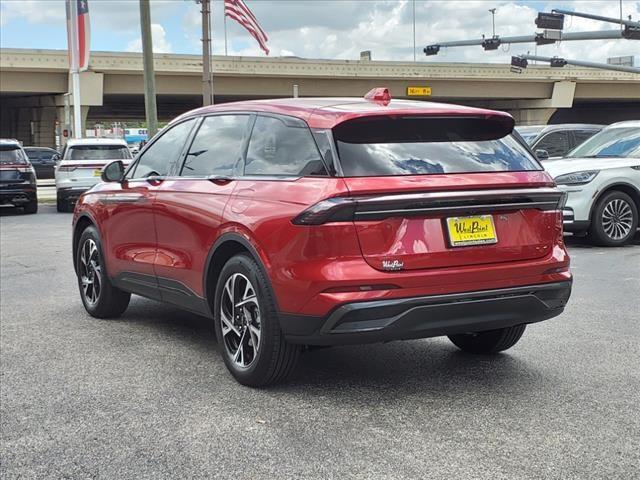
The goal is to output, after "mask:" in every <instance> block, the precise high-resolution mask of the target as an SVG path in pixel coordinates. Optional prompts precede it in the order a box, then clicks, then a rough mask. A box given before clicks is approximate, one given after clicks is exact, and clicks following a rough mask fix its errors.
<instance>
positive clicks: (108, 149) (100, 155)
mask: <svg viewBox="0 0 640 480" xmlns="http://www.w3.org/2000/svg"><path fill="white" fill-rule="evenodd" d="M130 158H131V152H130V151H129V149H128V148H127V147H125V146H122V145H76V146H73V147H71V148H70V149H69V151H68V152H67V155H66V158H65V160H128V159H130Z"/></svg>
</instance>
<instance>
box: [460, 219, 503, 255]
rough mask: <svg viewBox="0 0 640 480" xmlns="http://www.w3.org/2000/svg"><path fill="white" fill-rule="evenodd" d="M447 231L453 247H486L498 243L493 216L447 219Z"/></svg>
mask: <svg viewBox="0 0 640 480" xmlns="http://www.w3.org/2000/svg"><path fill="white" fill-rule="evenodd" d="M447 229H448V230H449V240H450V242H451V246H452V247H465V246H469V245H485V244H490V243H497V242H498V237H497V236H496V229H495V226H494V224H493V216H491V215H478V216H473V217H450V218H447Z"/></svg>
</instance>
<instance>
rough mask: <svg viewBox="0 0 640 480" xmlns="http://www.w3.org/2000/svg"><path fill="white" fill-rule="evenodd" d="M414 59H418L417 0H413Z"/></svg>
mask: <svg viewBox="0 0 640 480" xmlns="http://www.w3.org/2000/svg"><path fill="white" fill-rule="evenodd" d="M413 61H414V62H415V61H416V0H413Z"/></svg>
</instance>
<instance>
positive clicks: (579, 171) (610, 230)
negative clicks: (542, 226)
mask: <svg viewBox="0 0 640 480" xmlns="http://www.w3.org/2000/svg"><path fill="white" fill-rule="evenodd" d="M544 168H545V170H547V171H548V172H549V173H550V174H551V176H552V177H553V178H554V179H555V181H556V183H557V184H558V187H560V188H561V189H562V190H564V191H565V192H567V193H568V198H567V204H566V207H565V210H564V229H565V231H568V232H574V233H578V234H584V233H587V234H588V235H589V236H590V237H591V238H592V239H593V240H594V241H595V243H597V244H599V245H604V246H609V247H614V246H620V245H625V244H627V243H629V242H631V240H633V238H634V235H635V233H636V230H637V229H638V212H639V211H640V120H633V121H627V122H619V123H614V124H613V125H609V126H608V127H606V128H604V129H603V130H601V131H600V132H599V133H597V134H595V135H594V136H593V137H591V138H590V139H589V140H587V141H586V142H584V143H583V144H581V145H579V146H578V147H576V148H575V149H574V150H573V151H571V152H569V154H568V155H567V156H566V157H564V158H561V159H559V160H548V161H546V162H544Z"/></svg>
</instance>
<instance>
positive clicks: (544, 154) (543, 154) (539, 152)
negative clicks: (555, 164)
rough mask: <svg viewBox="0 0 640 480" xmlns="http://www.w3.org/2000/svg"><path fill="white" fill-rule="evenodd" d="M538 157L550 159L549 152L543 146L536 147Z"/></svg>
mask: <svg viewBox="0 0 640 480" xmlns="http://www.w3.org/2000/svg"><path fill="white" fill-rule="evenodd" d="M536 158H537V159H538V160H549V152H547V151H546V150H543V149H542V148H538V149H536Z"/></svg>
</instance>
